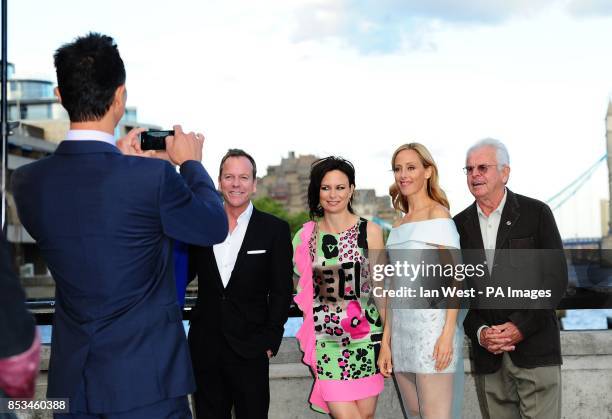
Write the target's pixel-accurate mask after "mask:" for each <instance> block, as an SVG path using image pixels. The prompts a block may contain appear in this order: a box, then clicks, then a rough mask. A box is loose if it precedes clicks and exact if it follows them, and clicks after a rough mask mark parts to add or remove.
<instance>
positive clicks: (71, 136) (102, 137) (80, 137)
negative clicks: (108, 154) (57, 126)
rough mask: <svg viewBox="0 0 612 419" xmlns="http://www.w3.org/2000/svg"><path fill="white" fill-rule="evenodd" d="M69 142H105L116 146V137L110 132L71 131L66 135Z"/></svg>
mask: <svg viewBox="0 0 612 419" xmlns="http://www.w3.org/2000/svg"><path fill="white" fill-rule="evenodd" d="M66 140H68V141H103V142H105V143H108V144H111V145H115V137H114V136H113V135H110V134H109V133H108V132H103V131H96V130H92V129H71V130H70V131H68V134H66Z"/></svg>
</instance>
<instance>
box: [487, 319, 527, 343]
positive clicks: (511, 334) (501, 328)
mask: <svg viewBox="0 0 612 419" xmlns="http://www.w3.org/2000/svg"><path fill="white" fill-rule="evenodd" d="M491 328H492V329H493V330H496V331H497V332H498V333H496V334H495V335H494V336H495V337H494V338H493V339H492V340H493V342H496V341H499V340H505V341H506V342H507V343H506V346H512V347H514V346H515V345H516V344H517V343H519V342H521V341H522V340H523V339H525V337H524V336H523V334H522V333H521V331H520V330H519V329H518V327H516V325H515V324H514V323H512V322H506V323H504V324H499V325H496V326H492V327H491Z"/></svg>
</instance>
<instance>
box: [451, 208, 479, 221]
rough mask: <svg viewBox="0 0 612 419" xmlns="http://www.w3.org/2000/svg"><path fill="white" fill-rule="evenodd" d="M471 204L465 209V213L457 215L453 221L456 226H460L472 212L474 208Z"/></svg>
mask: <svg viewBox="0 0 612 419" xmlns="http://www.w3.org/2000/svg"><path fill="white" fill-rule="evenodd" d="M472 205H474V204H471V205H470V206H469V207H467V208H465V209H464V210H463V211H461V212H460V213H459V214H457V215H455V216H454V217H453V221H455V223H456V224H459V223H461V222H463V220H465V219H466V218H467V216H468V214H469V212H470V209H471V208H472Z"/></svg>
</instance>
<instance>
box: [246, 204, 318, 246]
mask: <svg viewBox="0 0 612 419" xmlns="http://www.w3.org/2000/svg"><path fill="white" fill-rule="evenodd" d="M253 205H254V206H255V208H257V209H258V210H260V211H263V212H267V213H269V214H272V215H275V216H277V217H278V218H280V219H282V220H285V221H287V222H288V223H289V228H290V229H291V237H293V236H294V235H295V233H297V231H298V230H299V229H300V227H302V224H304V223H305V222H306V221H308V220H309V219H310V217H309V216H308V213H307V212H305V211H301V212H297V213H293V214H289V213H288V212H287V210H286V209H285V208H284V207H283V204H281V203H280V202H278V201H275V200H274V199H272V198H270V197H269V196H262V197H261V198H257V199H254V200H253Z"/></svg>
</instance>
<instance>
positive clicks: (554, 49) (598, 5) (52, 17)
mask: <svg viewBox="0 0 612 419" xmlns="http://www.w3.org/2000/svg"><path fill="white" fill-rule="evenodd" d="M8 10H9V17H8V19H9V20H8V31H9V40H8V49H9V61H11V62H13V63H14V64H15V66H16V76H17V77H35V78H42V79H48V80H55V74H54V68H53V60H52V56H53V52H54V50H55V49H57V48H58V47H59V46H60V45H62V44H63V43H66V42H69V41H71V40H73V39H74V38H75V37H76V36H79V35H83V34H85V33H87V32H88V31H97V32H102V33H105V34H108V35H110V36H112V37H114V38H115V40H116V41H117V44H118V46H119V50H120V52H121V55H122V57H123V60H124V62H125V65H126V71H127V89H128V105H129V106H135V107H137V108H138V117H139V120H140V121H142V122H145V123H151V124H156V125H159V126H161V127H164V128H166V127H170V126H172V125H173V124H175V123H180V124H182V125H183V127H184V128H185V129H187V130H194V131H200V132H203V133H204V134H205V136H206V142H205V146H204V147H205V148H204V159H203V163H204V165H205V167H206V168H207V169H209V170H210V172H211V174H213V178H215V177H216V172H217V170H218V162H219V160H220V158H221V156H222V155H223V154H224V153H225V151H226V150H227V149H228V148H234V147H238V148H243V149H245V150H246V151H248V152H250V153H251V154H252V155H253V156H254V157H255V159H256V161H257V164H258V167H259V168H260V171H261V172H262V174H264V173H265V168H266V167H267V166H268V165H275V164H278V163H279V162H280V159H281V158H282V157H286V156H287V154H288V152H289V151H295V152H296V154H315V155H319V156H325V155H331V154H334V155H341V156H343V157H345V158H347V159H349V160H351V161H352V162H353V163H354V165H355V167H356V171H357V176H356V181H357V187H358V188H375V189H376V191H377V193H378V194H379V195H383V194H385V193H386V192H387V190H388V187H389V185H390V184H391V182H392V181H393V177H392V174H391V171H390V168H391V162H390V158H391V155H392V153H393V151H394V150H395V149H396V148H397V147H398V146H399V145H401V144H404V143H408V142H414V141H416V142H420V143H423V144H424V145H425V146H426V147H428V148H429V149H430V151H431V152H432V154H433V156H434V159H435V160H436V162H437V164H438V167H439V170H440V181H441V186H442V188H443V189H444V190H445V191H446V192H447V194H448V196H449V200H450V203H451V212H452V213H453V214H455V213H457V212H459V211H460V210H462V209H463V208H465V207H466V206H467V205H469V204H470V203H471V202H472V197H471V195H470V194H469V192H468V189H467V185H466V179H465V176H464V175H463V173H462V171H461V168H462V167H463V166H464V165H465V151H466V150H467V149H468V148H469V147H470V146H471V145H472V144H473V143H475V142H476V141H478V140H480V139H482V138H485V137H493V138H497V139H499V140H501V141H503V142H504V143H505V144H506V145H507V147H508V149H509V152H510V163H511V164H510V165H511V175H510V181H509V183H508V186H509V188H510V189H512V190H513V191H514V192H518V193H521V194H524V195H528V196H532V197H534V198H537V199H540V200H543V201H546V200H548V199H549V198H550V197H552V196H553V195H555V194H556V193H557V192H559V191H561V190H562V189H563V188H564V187H565V186H567V185H568V184H570V183H571V182H572V181H573V180H574V179H575V178H577V177H578V176H579V175H580V174H581V173H583V172H584V171H586V170H587V169H588V168H589V167H590V166H591V165H592V164H594V163H595V162H596V161H597V160H598V159H599V158H601V157H602V156H603V155H604V154H605V151H606V145H605V134H606V129H605V116H606V111H607V107H608V102H609V100H610V94H611V93H612V2H610V1H608V0H503V1H502V0H462V1H461V2H457V1H455V0H424V1H409V0H404V1H400V0H378V1H363V0H362V1H357V0H327V1H319V0H291V1H286V0H284V1H282V0H259V1H252V0H251V1H249V0H240V1H238V0H235V1H234V0H214V1H210V0H200V1H188V0H177V1H175V2H168V1H163V2H162V1H157V0H152V1H146V2H145V1H116V0H106V1H104V2H95V3H94V2H84V1H76V0H54V1H53V2H41V1H34V0H19V1H17V0H9V2H8ZM607 176H608V175H607V167H606V165H605V164H602V165H600V166H599V167H598V169H597V170H595V172H594V173H593V176H592V177H591V179H590V180H589V181H588V182H586V184H585V186H583V187H582V188H581V189H580V191H579V192H577V193H576V195H575V196H573V197H572V198H571V199H569V200H568V201H567V202H566V203H565V204H564V205H563V206H562V207H561V208H559V209H558V210H555V217H556V219H557V223H558V224H559V227H560V230H561V233H562V236H563V237H564V238H570V237H590V236H599V235H601V227H600V200H601V199H607V198H608V184H607Z"/></svg>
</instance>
